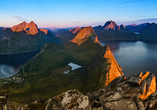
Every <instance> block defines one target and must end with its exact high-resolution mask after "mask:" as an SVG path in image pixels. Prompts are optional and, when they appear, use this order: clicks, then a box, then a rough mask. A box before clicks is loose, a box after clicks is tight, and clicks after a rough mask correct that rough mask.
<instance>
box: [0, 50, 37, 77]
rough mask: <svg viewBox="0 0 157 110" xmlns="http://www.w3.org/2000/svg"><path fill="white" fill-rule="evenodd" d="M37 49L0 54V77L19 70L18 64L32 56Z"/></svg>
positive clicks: (10, 74)
mask: <svg viewBox="0 0 157 110" xmlns="http://www.w3.org/2000/svg"><path fill="white" fill-rule="evenodd" d="M38 52H39V51H33V52H27V53H20V54H8V55H0V78H6V77H9V76H12V75H14V74H16V73H18V72H19V70H20V65H22V64H24V63H26V62H27V61H29V60H30V59H31V58H33V57H34V56H35V55H36V54H37V53H38Z"/></svg>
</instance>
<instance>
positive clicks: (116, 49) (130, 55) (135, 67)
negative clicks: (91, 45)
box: [101, 41, 157, 77]
mask: <svg viewBox="0 0 157 110" xmlns="http://www.w3.org/2000/svg"><path fill="white" fill-rule="evenodd" d="M101 45H103V46H104V45H108V46H109V47H110V49H111V52H112V53H113V55H114V57H115V59H116V61H117V62H118V63H119V65H120V66H121V67H122V71H123V73H124V74H125V76H126V77H129V76H130V75H132V74H138V73H140V72H141V71H142V72H144V73H145V72H146V71H150V73H156V76H157V44H154V43H145V42H142V41H136V42H122V41H121V42H117V41H108V42H101Z"/></svg>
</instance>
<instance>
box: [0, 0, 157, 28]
mask: <svg viewBox="0 0 157 110" xmlns="http://www.w3.org/2000/svg"><path fill="white" fill-rule="evenodd" d="M156 3H157V1H154V0H149V1H148V0H51V1H50V0H1V1H0V4H1V7H0V10H1V12H0V27H12V26H14V25H17V24H19V23H21V22H23V21H26V22H30V21H34V22H35V23H36V24H37V25H38V27H39V28H41V27H44V28H46V27H59V28H65V27H83V26H97V25H104V23H105V22H106V21H108V20H113V21H115V22H116V23H117V24H118V25H120V24H124V25H129V24H132V23H135V24H141V23H146V22H150V23H152V22H155V23H156V22H157V14H154V13H156V10H157V7H156Z"/></svg>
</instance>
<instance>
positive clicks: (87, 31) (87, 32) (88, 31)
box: [71, 26, 99, 45]
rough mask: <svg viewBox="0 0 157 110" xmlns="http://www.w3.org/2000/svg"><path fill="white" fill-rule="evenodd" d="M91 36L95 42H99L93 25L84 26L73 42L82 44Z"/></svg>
mask: <svg viewBox="0 0 157 110" xmlns="http://www.w3.org/2000/svg"><path fill="white" fill-rule="evenodd" d="M89 38H90V39H91V40H92V41H94V42H95V43H99V41H98V38H97V36H96V34H95V33H94V30H93V29H92V27H91V26H89V27H83V28H82V29H80V30H79V32H78V33H77V34H76V36H75V37H74V38H73V39H72V40H71V42H73V43H77V44H78V45H80V44H81V43H83V42H84V41H86V40H87V39H89Z"/></svg>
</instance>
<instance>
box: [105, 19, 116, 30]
mask: <svg viewBox="0 0 157 110" xmlns="http://www.w3.org/2000/svg"><path fill="white" fill-rule="evenodd" d="M117 26H118V25H117V24H116V23H115V21H112V20H111V21H107V22H106V23H105V25H104V26H103V28H104V29H105V30H108V29H115V28H116V27H117Z"/></svg>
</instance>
